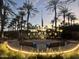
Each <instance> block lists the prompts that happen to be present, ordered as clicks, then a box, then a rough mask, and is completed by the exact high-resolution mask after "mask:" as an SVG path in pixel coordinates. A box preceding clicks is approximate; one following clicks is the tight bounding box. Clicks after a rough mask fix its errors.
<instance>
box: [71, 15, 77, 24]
mask: <svg viewBox="0 0 79 59" xmlns="http://www.w3.org/2000/svg"><path fill="white" fill-rule="evenodd" d="M70 19H71V25H73V23H72V22H74V20H77V18H76V16H75V15H71V16H70Z"/></svg>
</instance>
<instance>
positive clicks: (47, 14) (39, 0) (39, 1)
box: [16, 0, 79, 25]
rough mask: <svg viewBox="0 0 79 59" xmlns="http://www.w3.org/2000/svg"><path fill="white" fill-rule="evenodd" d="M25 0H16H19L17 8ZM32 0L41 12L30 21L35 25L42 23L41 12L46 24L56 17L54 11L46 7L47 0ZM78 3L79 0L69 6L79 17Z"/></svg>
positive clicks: (17, 0)
mask: <svg viewBox="0 0 79 59" xmlns="http://www.w3.org/2000/svg"><path fill="white" fill-rule="evenodd" d="M24 1H25V0H16V2H17V6H16V8H18V7H21V6H22V5H23V2H24ZM31 1H32V2H33V4H34V7H35V8H37V9H38V11H39V13H37V14H36V16H34V17H31V18H30V20H29V22H30V23H32V24H34V25H35V24H41V14H42V16H43V20H44V25H47V24H50V23H51V20H52V19H53V18H54V12H52V11H50V10H49V11H48V10H47V9H46V6H47V3H46V0H31ZM78 3H79V1H78V0H77V1H76V2H74V3H73V4H71V5H70V7H69V8H70V9H71V12H73V13H74V14H75V15H76V16H77V18H78V17H79V5H78ZM72 9H73V10H72ZM41 11H42V12H41ZM17 12H18V11H17V10H16V13H17ZM25 19H26V18H25Z"/></svg>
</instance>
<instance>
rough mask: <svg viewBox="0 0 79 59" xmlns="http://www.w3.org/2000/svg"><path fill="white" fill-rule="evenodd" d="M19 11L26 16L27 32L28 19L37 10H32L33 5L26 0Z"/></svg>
mask: <svg viewBox="0 0 79 59" xmlns="http://www.w3.org/2000/svg"><path fill="white" fill-rule="evenodd" d="M20 9H21V10H24V11H25V12H26V14H27V30H28V23H29V18H30V16H31V14H32V15H35V13H36V12H38V11H37V8H34V6H33V4H32V3H31V2H30V1H29V0H28V1H26V2H25V3H24V5H23V6H22V7H21V8H20Z"/></svg>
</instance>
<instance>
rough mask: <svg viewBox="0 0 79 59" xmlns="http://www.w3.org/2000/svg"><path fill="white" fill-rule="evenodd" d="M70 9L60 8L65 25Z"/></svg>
mask: <svg viewBox="0 0 79 59" xmlns="http://www.w3.org/2000/svg"><path fill="white" fill-rule="evenodd" d="M68 11H69V10H68V8H67V7H66V6H61V7H60V13H59V14H60V15H63V24H64V25H65V19H66V14H67V13H68Z"/></svg>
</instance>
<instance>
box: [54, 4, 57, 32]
mask: <svg viewBox="0 0 79 59" xmlns="http://www.w3.org/2000/svg"><path fill="white" fill-rule="evenodd" d="M54 9H55V32H56V30H57V7H56V5H55V8H54Z"/></svg>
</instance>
